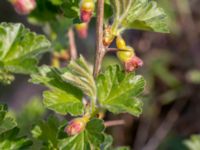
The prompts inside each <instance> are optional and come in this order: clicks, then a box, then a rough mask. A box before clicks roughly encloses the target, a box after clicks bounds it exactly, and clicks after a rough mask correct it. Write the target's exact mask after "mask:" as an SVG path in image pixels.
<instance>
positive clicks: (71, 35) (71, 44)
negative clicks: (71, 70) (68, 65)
mask: <svg viewBox="0 0 200 150" xmlns="http://www.w3.org/2000/svg"><path fill="white" fill-rule="evenodd" d="M68 37H69V47H70V48H69V49H70V56H71V59H72V60H74V59H76V58H77V49H76V43H75V38H74V31H73V29H72V28H70V29H69V31H68Z"/></svg>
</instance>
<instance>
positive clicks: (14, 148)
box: [0, 128, 32, 150]
mask: <svg viewBox="0 0 200 150" xmlns="http://www.w3.org/2000/svg"><path fill="white" fill-rule="evenodd" d="M18 133H19V129H18V128H13V129H12V130H9V131H7V132H4V133H3V134H1V136H0V149H2V150H22V149H27V148H28V147H29V146H31V145H32V142H31V141H30V140H29V139H28V138H26V137H25V136H24V137H18V136H17V135H18Z"/></svg>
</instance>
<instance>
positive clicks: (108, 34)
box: [103, 27, 115, 46]
mask: <svg viewBox="0 0 200 150" xmlns="http://www.w3.org/2000/svg"><path fill="white" fill-rule="evenodd" d="M114 38H115V36H114V35H113V34H112V30H111V28H110V27H107V28H106V29H105V30H104V34H103V45H104V46H109V45H110V44H111V43H112V41H113V40H114Z"/></svg>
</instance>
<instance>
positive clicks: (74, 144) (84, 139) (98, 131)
mask: <svg viewBox="0 0 200 150" xmlns="http://www.w3.org/2000/svg"><path fill="white" fill-rule="evenodd" d="M103 130H104V124H103V121H102V120H99V119H92V120H91V121H90V122H88V124H87V126H86V129H85V130H84V131H83V132H81V133H80V134H78V135H75V136H72V137H69V138H67V139H64V140H63V144H62V146H61V149H63V150H64V149H74V150H93V149H94V148H95V149H97V148H99V147H100V144H101V143H103V141H104V135H103V133H102V132H103Z"/></svg>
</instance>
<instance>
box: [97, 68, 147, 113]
mask: <svg viewBox="0 0 200 150" xmlns="http://www.w3.org/2000/svg"><path fill="white" fill-rule="evenodd" d="M144 85H145V81H144V79H143V77H142V76H139V75H135V74H133V73H127V74H126V73H124V72H122V71H121V70H120V69H119V67H118V66H110V67H109V68H108V69H107V70H106V71H105V72H104V73H103V74H100V75H99V76H98V78H97V88H98V100H99V103H100V105H101V106H102V107H105V108H106V109H108V110H109V111H111V112H113V113H122V112H128V113H130V114H132V115H135V116H139V115H140V114H141V112H142V102H141V101H139V100H138V98H137V96H138V95H139V94H141V92H142V91H143V90H144Z"/></svg>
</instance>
